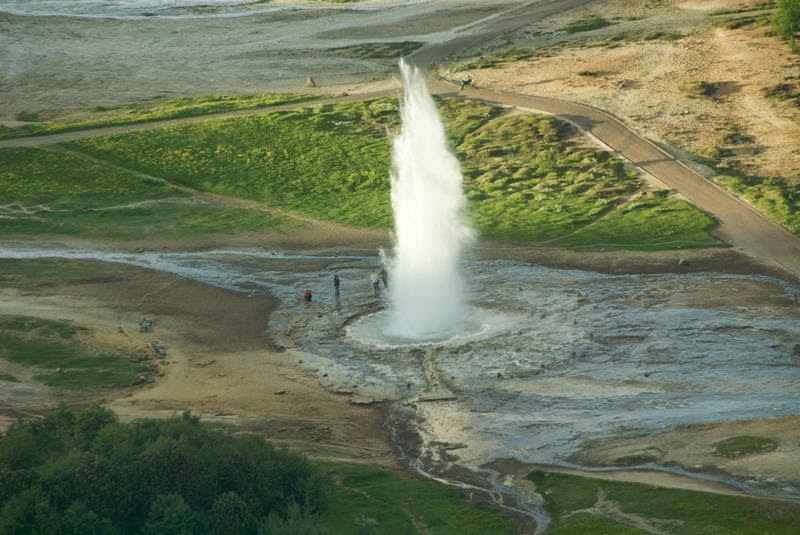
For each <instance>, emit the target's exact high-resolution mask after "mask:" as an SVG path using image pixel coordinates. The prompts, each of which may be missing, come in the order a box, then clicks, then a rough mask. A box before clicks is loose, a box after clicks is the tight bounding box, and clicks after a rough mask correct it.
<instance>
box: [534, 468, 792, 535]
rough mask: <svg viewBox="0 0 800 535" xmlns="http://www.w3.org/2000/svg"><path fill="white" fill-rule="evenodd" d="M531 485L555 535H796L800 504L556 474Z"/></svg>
mask: <svg viewBox="0 0 800 535" xmlns="http://www.w3.org/2000/svg"><path fill="white" fill-rule="evenodd" d="M528 477H529V479H530V480H531V481H533V482H534V483H535V484H536V488H537V492H538V493H539V494H541V495H542V496H543V497H544V499H545V505H546V508H547V510H548V512H549V513H550V514H551V515H552V524H551V527H550V529H549V530H548V531H547V533H550V534H554V535H561V534H575V533H591V534H593V535H618V534H645V533H670V534H674V535H683V534H686V535H688V534H691V535H700V534H709V535H710V534H722V533H724V534H727V535H752V534H755V533H758V534H764V535H767V534H769V535H779V534H786V535H789V534H794V533H797V526H798V525H800V504H798V503H795V502H785V501H777V500H766V499H758V498H747V497H739V496H727V495H722V494H714V493H710V492H697V491H688V490H679V489H668V488H661V487H652V486H648V485H642V484H638V483H624V482H619V481H604V480H599V479H589V478H584V477H579V476H575V475H569V474H561V473H554V472H541V471H536V472H532V473H531V474H530V475H529V476H528Z"/></svg>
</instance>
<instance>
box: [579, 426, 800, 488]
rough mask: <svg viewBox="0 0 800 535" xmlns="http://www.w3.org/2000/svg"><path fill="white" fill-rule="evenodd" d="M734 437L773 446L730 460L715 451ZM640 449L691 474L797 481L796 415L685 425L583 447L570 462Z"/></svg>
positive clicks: (606, 461)
mask: <svg viewBox="0 0 800 535" xmlns="http://www.w3.org/2000/svg"><path fill="white" fill-rule="evenodd" d="M739 436H755V437H764V438H768V439H771V440H773V441H775V442H776V443H777V447H776V448H775V449H774V450H772V451H766V452H761V453H753V454H749V455H742V456H739V457H735V458H729V457H724V456H720V455H718V454H716V453H715V451H714V447H713V444H715V443H717V442H720V441H722V440H725V439H729V438H732V437H739ZM645 448H649V449H651V450H652V449H657V450H659V451H661V452H662V456H661V458H660V459H659V460H658V462H659V463H661V464H664V463H674V464H677V465H680V466H683V467H685V468H687V469H688V470H693V471H712V472H714V471H716V472H718V471H723V472H726V473H729V474H732V475H734V476H736V477H741V478H744V479H761V480H778V481H798V480H800V417H796V416H792V417H780V418H765V419H761V420H742V421H723V422H715V423H710V424H705V425H697V426H691V427H685V428H681V429H676V430H674V431H669V432H667V433H663V434H660V435H655V436H648V437H630V438H617V439H609V440H604V441H598V442H596V443H592V444H588V445H587V447H586V448H585V449H584V450H583V451H582V452H580V453H579V454H577V455H576V456H575V460H576V461H578V462H581V463H585V464H590V465H613V464H615V461H616V460H617V459H619V458H622V457H625V456H628V455H635V454H636V453H638V452H640V451H642V450H643V449H645Z"/></svg>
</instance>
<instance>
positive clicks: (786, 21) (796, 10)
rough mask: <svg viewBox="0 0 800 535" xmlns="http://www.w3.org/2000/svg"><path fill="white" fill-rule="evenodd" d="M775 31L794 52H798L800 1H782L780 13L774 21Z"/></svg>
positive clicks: (777, 13)
mask: <svg viewBox="0 0 800 535" xmlns="http://www.w3.org/2000/svg"><path fill="white" fill-rule="evenodd" d="M772 23H773V26H774V27H775V31H776V32H777V33H778V35H780V36H781V37H782V38H784V39H785V40H786V41H787V42H788V43H789V46H791V47H792V49H793V50H798V44H797V33H798V32H800V0H780V1H779V2H778V11H777V12H776V13H775V16H774V17H773V19H772Z"/></svg>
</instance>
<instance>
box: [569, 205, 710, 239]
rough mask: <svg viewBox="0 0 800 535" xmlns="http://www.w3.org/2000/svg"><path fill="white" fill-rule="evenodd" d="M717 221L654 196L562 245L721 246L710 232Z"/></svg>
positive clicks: (612, 214) (612, 216)
mask: <svg viewBox="0 0 800 535" xmlns="http://www.w3.org/2000/svg"><path fill="white" fill-rule="evenodd" d="M715 226H716V222H715V221H714V220H713V219H712V218H711V217H710V216H708V215H707V214H705V213H703V212H701V211H699V210H698V209H697V208H695V207H694V206H692V205H691V204H689V203H687V202H685V201H681V200H678V199H675V198H671V197H668V196H666V194H665V193H660V194H659V193H654V194H651V195H649V196H648V197H642V198H640V199H638V200H635V201H633V202H629V203H627V204H625V205H623V206H621V207H620V208H617V209H616V210H614V211H613V212H611V213H610V214H609V215H607V216H606V217H604V218H602V219H600V220H599V221H598V222H597V223H595V224H593V225H589V226H588V227H585V228H583V229H581V230H579V231H578V232H576V233H575V234H572V235H570V236H567V237H566V238H564V239H563V240H562V241H561V242H560V243H561V244H563V245H566V246H567V247H573V248H580V249H587V250H617V249H625V250H639V251H657V250H663V249H689V248H702V247H718V246H720V245H722V243H721V242H720V241H719V240H718V239H716V238H714V237H713V236H711V235H710V234H709V231H710V230H712V229H713V228H714V227H715Z"/></svg>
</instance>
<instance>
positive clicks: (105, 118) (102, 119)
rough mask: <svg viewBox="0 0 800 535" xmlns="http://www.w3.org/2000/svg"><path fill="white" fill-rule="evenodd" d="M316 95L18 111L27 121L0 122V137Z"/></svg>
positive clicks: (262, 104)
mask: <svg viewBox="0 0 800 535" xmlns="http://www.w3.org/2000/svg"><path fill="white" fill-rule="evenodd" d="M315 98H317V96H316V95H311V94H299V93H262V94H259V95H235V96H231V95H218V96H214V95H212V96H206V97H191V98H190V97H185V98H178V99H173V100H167V101H163V102H158V103H149V104H140V105H130V106H124V107H120V108H110V109H106V108H103V107H98V108H94V109H92V110H90V112H89V113H88V114H87V116H86V117H83V118H80V119H61V120H40V118H39V116H38V115H36V114H29V113H20V114H17V119H19V120H23V121H28V124H24V125H21V126H16V127H8V126H0V139H10V138H15V137H30V136H43V135H47V134H58V133H61V132H71V131H75V130H86V129H89V128H100V127H103V126H117V125H123V124H131V123H143V122H150V121H163V120H166V119H178V118H180V117H191V116H195V115H207V114H209V113H218V112H223V111H232V110H244V109H253V108H264V107H268V106H276V105H279V104H289V103H291V102H301V101H304V100H312V99H315Z"/></svg>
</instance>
